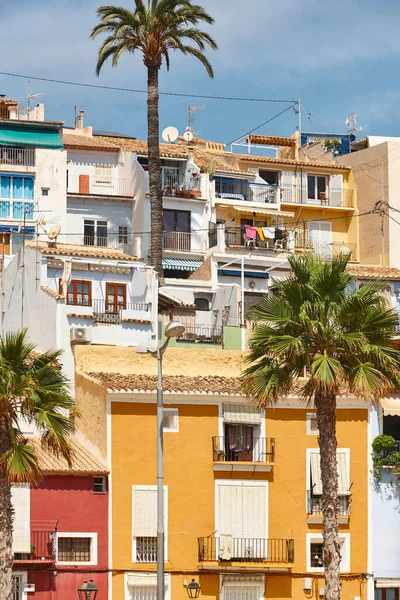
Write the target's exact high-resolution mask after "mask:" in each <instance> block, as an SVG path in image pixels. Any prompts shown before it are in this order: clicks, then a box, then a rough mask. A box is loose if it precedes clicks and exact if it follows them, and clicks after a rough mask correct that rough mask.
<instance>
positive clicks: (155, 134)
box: [147, 66, 163, 280]
mask: <svg viewBox="0 0 400 600" xmlns="http://www.w3.org/2000/svg"><path fill="white" fill-rule="evenodd" d="M147 127H148V134H147V142H148V153H149V183H150V214H151V234H150V254H151V264H152V265H153V267H154V268H155V270H156V271H157V272H158V274H159V277H160V280H162V275H163V269H162V238H163V206H162V191H161V161H160V142H159V135H160V134H159V117H158V68H157V67H154V66H148V67H147Z"/></svg>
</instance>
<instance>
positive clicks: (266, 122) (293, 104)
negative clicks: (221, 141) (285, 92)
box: [227, 101, 297, 146]
mask: <svg viewBox="0 0 400 600" xmlns="http://www.w3.org/2000/svg"><path fill="white" fill-rule="evenodd" d="M296 104H297V101H296V102H293V103H292V104H291V105H290V106H288V107H287V108H285V110H282V111H281V112H280V113H278V114H277V115H274V116H273V117H271V118H270V119H268V121H264V123H261V125H257V127H254V129H251V130H250V131H248V132H247V133H244V134H243V135H240V136H239V137H237V138H235V139H234V140H232V141H231V142H228V144H227V146H229V145H230V144H233V143H234V142H236V141H237V140H240V139H241V138H243V137H246V135H250V133H253V132H254V131H257V129H260V128H261V127H264V125H267V124H268V123H271V121H273V120H274V119H277V118H278V117H280V116H281V115H283V114H284V113H285V112H287V111H288V110H290V109H291V108H294V107H295V106H296Z"/></svg>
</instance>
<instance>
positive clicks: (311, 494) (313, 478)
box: [307, 448, 350, 522]
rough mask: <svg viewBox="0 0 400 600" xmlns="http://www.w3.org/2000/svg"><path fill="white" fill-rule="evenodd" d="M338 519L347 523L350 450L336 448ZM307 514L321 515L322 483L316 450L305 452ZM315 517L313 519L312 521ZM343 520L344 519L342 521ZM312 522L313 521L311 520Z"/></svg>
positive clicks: (348, 513)
mask: <svg viewBox="0 0 400 600" xmlns="http://www.w3.org/2000/svg"><path fill="white" fill-rule="evenodd" d="M336 453H337V469H338V496H339V497H338V511H337V514H338V517H339V518H342V522H347V521H348V517H349V515H350V450H349V449H347V448H338V449H337V451H336ZM307 465H308V467H307V514H308V515H314V516H318V520H317V521H315V522H320V516H321V513H322V481H321V466H320V455H319V450H318V449H317V448H313V449H308V450H307ZM315 518H317V517H314V519H315ZM343 518H345V519H344V520H343ZM311 521H313V519H311Z"/></svg>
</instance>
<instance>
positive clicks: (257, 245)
mask: <svg viewBox="0 0 400 600" xmlns="http://www.w3.org/2000/svg"><path fill="white" fill-rule="evenodd" d="M225 244H226V246H228V247H231V248H234V247H237V248H249V249H251V250H260V251H266V250H267V251H272V252H275V251H282V249H283V248H284V242H283V241H282V240H278V239H277V240H275V239H272V238H264V240H261V239H260V237H259V236H258V235H257V237H256V239H255V240H251V239H248V237H247V235H246V230H245V228H244V227H226V228H225Z"/></svg>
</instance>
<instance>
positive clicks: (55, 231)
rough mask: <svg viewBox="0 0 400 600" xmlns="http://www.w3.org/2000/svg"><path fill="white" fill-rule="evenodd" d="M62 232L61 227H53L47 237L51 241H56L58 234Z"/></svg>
mask: <svg viewBox="0 0 400 600" xmlns="http://www.w3.org/2000/svg"><path fill="white" fill-rule="evenodd" d="M60 230H61V225H59V224H57V225H53V227H52V228H51V229H49V231H48V232H47V237H48V238H49V240H55V239H56V237H57V236H58V234H59V233H60Z"/></svg>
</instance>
